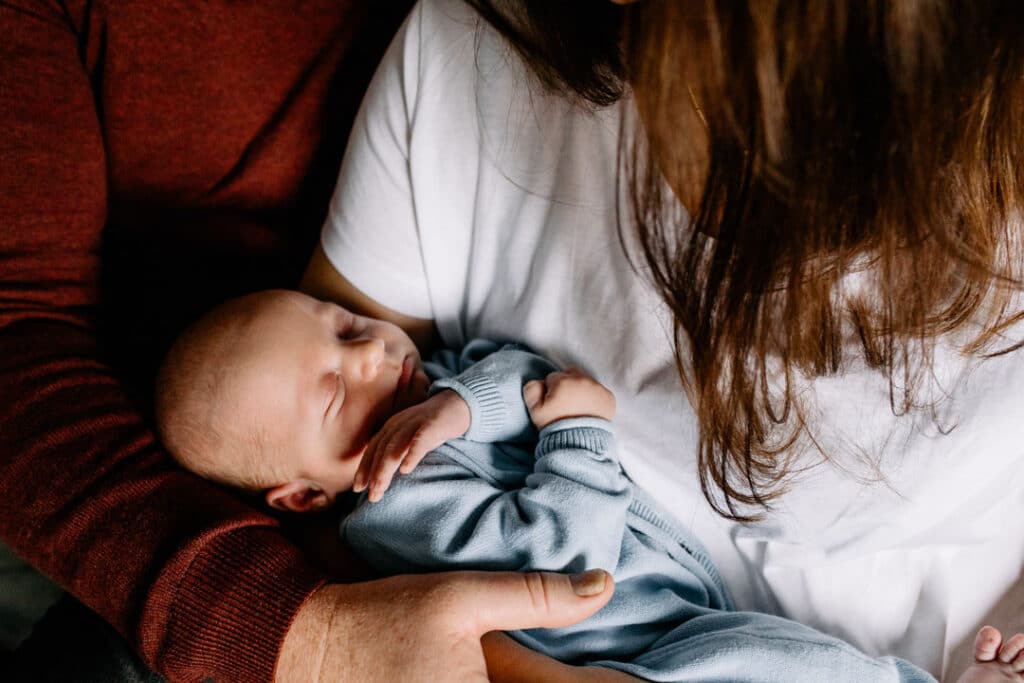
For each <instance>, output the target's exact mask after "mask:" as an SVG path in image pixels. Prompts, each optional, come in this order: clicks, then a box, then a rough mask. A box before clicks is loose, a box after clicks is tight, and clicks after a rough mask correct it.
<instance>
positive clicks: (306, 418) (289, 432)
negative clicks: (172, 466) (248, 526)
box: [228, 292, 429, 501]
mask: <svg viewBox="0 0 1024 683" xmlns="http://www.w3.org/2000/svg"><path fill="white" fill-rule="evenodd" d="M236 359H237V363H236V362H232V363H231V366H232V367H231V368H230V370H229V372H231V373H232V375H233V377H231V378H230V379H229V380H228V381H230V382H231V384H232V385H233V390H232V391H231V392H230V395H231V396H233V397H237V400H238V403H239V405H238V406H237V412H236V413H235V415H236V416H237V418H238V419H242V420H245V421H252V425H251V428H252V429H254V430H255V431H254V432H253V433H254V434H257V435H258V441H257V443H258V444H260V450H262V451H263V452H265V453H266V458H267V459H269V460H271V461H272V462H270V463H268V464H269V465H270V467H271V468H273V470H274V471H275V472H276V473H277V474H278V476H279V477H280V478H281V479H284V480H291V479H295V478H302V479H308V480H310V481H312V482H315V483H316V484H317V485H318V486H320V487H321V488H322V489H323V490H324V493H326V494H327V497H328V499H329V500H331V501H333V500H334V497H335V496H336V495H337V494H338V493H341V492H343V491H347V490H349V489H351V488H352V480H353V476H354V475H355V471H356V467H357V466H358V465H359V459H360V458H361V457H362V453H363V450H364V448H365V446H366V442H367V440H368V439H369V437H370V436H371V434H372V433H373V432H374V431H375V430H376V429H377V428H378V427H379V426H380V425H381V424H382V423H383V422H384V421H385V420H386V419H387V418H388V417H390V416H391V415H393V414H394V413H396V412H398V411H399V410H402V409H403V408H406V407H408V406H411V405H414V404H416V403H419V402H421V401H422V400H424V399H425V398H426V394H427V388H428V385H429V382H428V380H427V376H426V374H425V373H424V372H423V366H422V363H421V361H420V355H419V352H418V351H417V349H416V346H415V344H413V342H412V340H411V339H409V337H408V335H406V334H405V332H403V331H402V329H401V328H399V327H397V326H396V325H393V324H391V323H387V322H384V321H380V320H375V319H372V318H365V317H362V316H358V315H355V314H353V313H351V312H349V311H347V310H345V309H344V308H341V307H340V306H337V305H335V304H332V303H326V302H322V301H318V300H316V299H313V298H311V297H308V296H306V295H303V294H299V293H297V292H286V293H281V295H280V296H278V297H276V298H274V299H273V300H272V301H270V302H269V303H268V304H267V305H266V306H265V307H263V308H261V310H260V312H259V313H258V314H257V315H256V316H255V318H254V319H253V320H252V321H251V324H249V325H247V326H246V329H245V330H244V332H243V333H242V334H241V335H240V336H239V348H238V349H237V354H236ZM282 483H283V482H282Z"/></svg>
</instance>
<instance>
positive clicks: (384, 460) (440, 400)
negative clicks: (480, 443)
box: [352, 389, 470, 502]
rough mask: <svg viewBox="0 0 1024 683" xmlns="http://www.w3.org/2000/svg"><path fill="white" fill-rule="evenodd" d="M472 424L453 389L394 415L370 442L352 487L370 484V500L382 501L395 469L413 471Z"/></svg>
mask: <svg viewBox="0 0 1024 683" xmlns="http://www.w3.org/2000/svg"><path fill="white" fill-rule="evenodd" d="M469 424H470V414H469V406H468V405H466V402H465V401H463V400H462V398H461V397H460V396H459V395H458V394H456V393H455V392H454V391H452V390H450V389H446V390H445V391H442V392H439V393H437V394H434V395H433V396H431V397H430V398H428V399H427V400H426V401H424V402H423V403H418V404H416V405H414V406H412V407H411V408H406V409H405V410H403V411H402V412H400V413H396V414H394V415H392V416H391V418H390V419H388V421H387V422H385V423H384V426H383V427H381V428H380V431H379V432H377V433H376V434H374V436H373V438H371V439H370V443H368V444H367V445H366V452H365V453H364V454H363V459H362V460H361V461H360V462H359V469H357V470H356V475H355V479H354V482H353V485H352V490H353V491H356V492H357V493H358V492H359V491H362V490H363V489H365V488H367V486H369V489H370V493H369V496H368V497H369V499H370V502H376V501H378V500H380V499H381V496H383V495H384V492H385V491H387V490H388V487H389V486H390V485H391V478H392V477H394V475H395V470H401V471H402V472H404V473H409V472H412V471H413V469H415V467H416V465H418V464H420V460H423V458H424V456H426V454H427V453H429V452H430V451H432V450H434V449H435V448H437V447H438V446H440V445H441V444H443V443H444V442H445V441H447V440H449V439H456V438H458V437H460V436H462V435H463V434H465V433H466V431H467V430H468V429H469Z"/></svg>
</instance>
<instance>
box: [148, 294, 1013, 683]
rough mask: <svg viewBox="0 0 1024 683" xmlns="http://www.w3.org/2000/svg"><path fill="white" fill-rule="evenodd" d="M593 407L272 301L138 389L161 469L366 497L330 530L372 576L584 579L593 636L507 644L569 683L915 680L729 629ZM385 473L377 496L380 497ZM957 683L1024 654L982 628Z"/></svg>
mask: <svg viewBox="0 0 1024 683" xmlns="http://www.w3.org/2000/svg"><path fill="white" fill-rule="evenodd" d="M614 410H615V400H614V397H613V396H612V394H611V392H609V391H608V390H607V389H606V388H605V387H603V386H602V385H601V384H599V383H598V382H597V381H596V380H594V379H593V378H591V377H589V376H587V375H586V374H584V373H583V372H581V371H579V370H572V369H570V370H566V371H559V370H558V369H557V368H555V367H554V366H553V365H552V364H551V363H550V362H548V361H547V360H545V359H544V358H541V357H540V356H537V355H536V354H533V353H531V352H530V351H528V350H527V349H525V348H523V347H521V346H517V345H505V346H501V345H499V344H496V343H493V342H489V341H484V340H477V341H474V342H471V343H470V344H469V345H467V346H466V348H464V349H462V350H461V351H460V352H459V353H455V352H452V351H446V352H441V353H440V354H438V355H437V356H436V358H435V359H434V361H433V362H431V363H426V364H423V363H421V360H420V356H419V353H418V352H417V350H416V347H415V345H414V344H413V342H412V341H411V340H410V339H409V337H408V336H407V335H406V334H405V333H404V332H403V331H402V330H401V329H400V328H398V327H396V326H394V325H392V324H390V323H388V322H385V321H382V320H374V319H371V318H366V317H362V316H358V315H355V314H353V313H351V312H349V311H347V310H345V309H343V308H341V307H339V306H336V305H334V304H331V303H326V302H322V301H317V300H315V299H312V298H310V297H308V296H305V295H303V294H300V293H297V292H290V291H269V292H261V293H257V294H252V295H249V296H246V297H242V298H240V299H236V300H233V301H230V302H228V303H227V304H225V305H223V306H221V307H219V308H217V309H215V310H214V311H213V312H211V313H210V314H208V315H207V316H205V317H204V318H202V319H201V320H200V321H199V322H198V323H196V324H195V325H193V326H192V327H191V328H190V329H189V330H187V331H186V332H185V333H184V334H183V335H182V336H181V338H180V339H178V341H177V342H175V344H174V346H173V347H172V349H171V350H170V352H169V353H168V355H167V357H166V359H165V361H164V364H163V367H162V368H161V371H160V375H159V377H158V382H157V394H156V416H157V423H158V428H159V430H160V434H161V436H162V438H163V440H164V443H165V445H166V446H167V448H168V450H169V451H170V452H171V453H172V455H173V456H174V457H175V458H176V459H177V460H178V461H179V462H180V463H181V464H182V465H183V466H185V467H186V468H188V469H190V470H192V471H193V472H195V473H197V474H199V475H202V476H204V477H207V478H209V479H211V480H214V481H217V482H220V483H223V484H229V485H232V486H236V487H239V488H242V489H245V490H247V491H250V492H258V493H260V494H261V495H262V497H263V498H264V499H265V501H266V502H267V504H269V505H271V506H273V507H275V508H279V509H283V510H291V511H295V512H304V511H310V510H315V509H320V508H323V507H326V506H328V505H330V504H331V503H333V502H334V500H335V498H336V497H337V496H338V495H339V494H340V493H342V492H346V491H350V490H356V491H361V490H364V489H365V490H366V492H365V493H364V494H363V495H362V496H361V497H360V500H359V502H358V504H357V506H356V509H355V510H354V512H352V513H351V514H350V515H348V516H347V517H346V518H345V520H344V521H343V522H342V524H341V533H342V534H343V535H344V538H345V540H346V541H347V542H348V543H349V544H350V545H351V546H352V547H353V548H354V549H355V550H356V551H357V552H358V553H359V554H360V555H361V556H362V557H363V558H364V559H366V560H367V561H368V562H369V563H370V564H371V565H373V566H374V567H375V568H376V569H378V570H379V571H381V572H383V573H390V574H396V573H403V572H423V571H433V570H442V569H470V568H472V569H486V570H520V571H523V570H549V571H565V572H580V571H584V570H586V569H591V568H597V567H600V568H604V569H607V570H609V571H610V572H611V573H612V575H613V576H614V577H615V581H616V587H615V595H614V596H613V597H612V599H611V601H610V602H609V603H608V604H607V605H606V606H605V608H604V609H602V610H601V611H600V612H598V613H597V614H596V615H594V616H593V617H591V618H589V619H587V620H585V621H583V622H581V623H579V624H576V625H574V626H569V627H565V628H559V629H532V630H529V631H518V632H514V633H511V634H510V635H511V636H512V637H514V638H516V639H517V640H519V641H520V642H522V643H523V644H525V645H526V646H528V647H530V648H532V649H534V650H537V651H539V652H542V653H544V654H547V655H549V656H551V657H555V658H557V659H560V660H562V661H565V662H569V663H573V664H590V665H598V666H606V667H610V668H614V669H618V670H620V671H623V672H625V673H628V674H631V675H633V676H638V677H640V678H644V679H649V680H657V681H722V682H726V681H730V682H743V681H778V682H780V683H800V682H801V681H808V682H810V681H822V680H829V681H851V682H857V683H863V682H864V681H933V680H934V679H933V678H932V677H931V676H929V675H928V674H927V673H925V672H924V671H922V670H920V669H918V668H917V667H915V666H913V665H912V664H910V663H908V662H905V661H903V660H899V659H895V658H891V657H884V658H872V657H869V656H867V655H865V654H863V653H861V652H859V651H857V650H856V649H854V648H853V647H852V646H850V645H848V644H847V643H845V642H843V641H840V640H838V639H836V638H832V637H830V636H826V635H824V634H822V633H819V632H817V631H815V630H813V629H810V628H808V627H805V626H802V625H800V624H798V623H796V622H793V621H789V620H786V619H782V618H779V617H775V616H770V615H766V614H759V613H753V612H738V611H734V610H733V608H732V606H731V604H730V601H729V598H728V596H727V594H726V591H725V587H724V586H723V585H722V582H721V580H720V579H719V576H718V572H717V571H716V570H715V567H714V565H713V564H712V563H711V560H710V558H709V557H708V554H707V552H706V551H705V550H704V549H703V547H702V546H701V544H700V543H699V542H698V540H697V539H696V538H694V536H693V535H692V534H691V533H689V531H688V530H687V529H685V528H682V527H680V526H678V525H677V524H676V523H675V522H674V521H672V520H671V519H670V518H669V517H668V516H667V515H666V514H664V513H662V512H661V511H660V510H659V509H658V506H657V505H656V504H655V503H654V502H653V501H652V500H651V499H650V498H648V497H647V496H646V495H645V494H644V493H643V491H641V490H639V489H638V488H637V487H636V486H635V485H634V484H633V483H632V482H631V481H630V480H629V478H628V477H627V476H626V475H625V474H624V472H623V471H622V469H621V468H620V466H619V464H618V461H617V459H616V457H615V452H614V438H613V429H612V424H611V420H612V418H613V413H614ZM396 473H398V474H397V476H395V475H396ZM977 642H978V645H977V652H976V654H977V661H976V662H975V664H974V665H973V666H972V667H971V668H970V669H969V670H968V671H967V672H966V673H965V674H964V675H963V677H962V678H961V679H960V680H961V683H987V682H993V683H994V682H996V681H1021V682H1022V683H1024V673H1022V672H1024V636H1021V635H1017V636H1014V637H1013V638H1011V639H1009V640H1007V641H1006V642H1005V643H1003V642H1002V641H1001V635H1000V634H999V632H998V631H997V630H995V629H992V628H989V627H986V628H985V629H983V630H982V632H981V633H980V634H979V636H978V641H977Z"/></svg>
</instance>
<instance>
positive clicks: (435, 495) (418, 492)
mask: <svg viewBox="0 0 1024 683" xmlns="http://www.w3.org/2000/svg"><path fill="white" fill-rule="evenodd" d="M611 446H612V435H611V432H610V431H609V425H608V423H607V422H604V421H603V420H597V419H592V418H577V419H573V420H564V421H561V422H556V423H554V424H552V425H549V426H548V427H547V428H545V429H544V430H543V431H542V432H541V435H540V440H539V441H538V443H537V447H536V451H535V459H534V462H533V464H532V468H531V469H532V471H531V472H530V473H529V474H527V475H526V476H525V479H524V480H522V481H521V482H520V484H521V485H515V486H512V487H509V486H507V482H506V481H503V480H502V475H503V474H504V473H507V472H508V471H509V470H511V469H513V468H514V467H515V464H516V463H515V458H516V457H517V456H516V455H514V452H513V451H510V450H509V448H510V447H509V446H505V445H502V444H498V445H494V446H492V445H490V444H478V443H473V442H468V441H463V440H458V441H455V442H452V443H450V444H448V445H446V446H443V447H442V448H440V449H438V450H437V451H434V452H433V453H431V454H429V455H428V456H427V457H426V458H425V459H424V460H423V462H421V463H420V465H419V466H418V467H417V468H416V469H415V470H414V471H413V472H412V473H410V474H408V475H404V476H399V477H396V479H395V481H394V482H392V485H391V488H390V489H388V491H387V492H386V493H385V494H384V497H383V499H381V500H380V501H379V502H377V503H367V502H366V501H365V496H364V498H363V500H362V504H361V505H360V506H359V507H358V508H357V509H356V511H355V512H353V513H352V515H350V516H349V517H348V518H347V519H346V520H345V522H344V523H343V525H342V533H343V534H344V536H345V539H346V540H347V541H348V543H349V544H350V545H351V546H352V547H353V549H355V550H356V552H358V553H359V554H360V555H361V556H362V557H363V558H364V559H366V560H367V561H368V562H370V564H372V565H373V566H375V567H376V568H377V569H379V570H381V571H385V572H391V573H397V572H402V571H409V570H426V569H443V568H451V569H455V568H474V569H488V570H520V571H521V570H552V571H581V570H583V569H588V568H594V567H601V568H605V569H608V570H613V569H614V568H615V566H616V565H617V564H618V557H619V550H620V547H621V543H622V536H623V533H624V529H625V518H626V510H627V508H628V506H629V501H630V492H629V485H628V483H627V482H626V481H625V478H624V477H623V476H622V474H621V471H620V469H619V464H618V461H617V460H616V459H615V457H614V456H613V455H612V452H611ZM524 453H525V454H526V457H530V456H529V453H528V452H524Z"/></svg>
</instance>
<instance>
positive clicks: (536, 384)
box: [523, 379, 544, 412]
mask: <svg viewBox="0 0 1024 683" xmlns="http://www.w3.org/2000/svg"><path fill="white" fill-rule="evenodd" d="M543 398H544V382H542V381H541V380H539V379H534V380H531V381H529V382H527V383H526V384H524V385H523V401H524V402H525V403H526V408H527V410H529V411H531V412H532V411H533V409H534V408H536V407H537V406H538V405H539V404H540V402H541V399H543Z"/></svg>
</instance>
